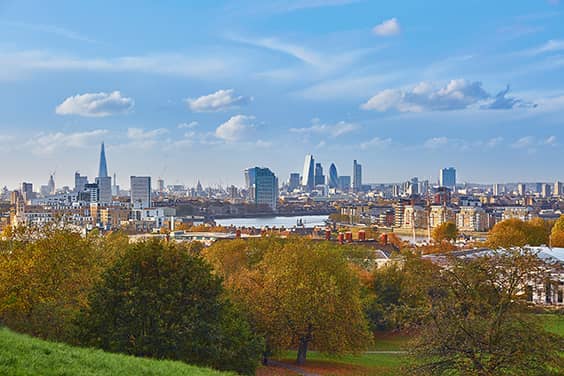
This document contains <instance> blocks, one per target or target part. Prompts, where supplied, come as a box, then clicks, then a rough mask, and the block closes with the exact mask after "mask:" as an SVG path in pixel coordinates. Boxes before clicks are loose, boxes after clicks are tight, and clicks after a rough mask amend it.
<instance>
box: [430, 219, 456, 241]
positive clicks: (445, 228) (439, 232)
mask: <svg viewBox="0 0 564 376" xmlns="http://www.w3.org/2000/svg"><path fill="white" fill-rule="evenodd" d="M457 236H458V229H457V228H456V225H455V224H454V223H452V222H445V223H442V224H440V225H438V226H437V227H435V228H434V229H433V240H434V241H435V242H437V243H440V242H442V241H443V240H447V241H449V240H456V237H457Z"/></svg>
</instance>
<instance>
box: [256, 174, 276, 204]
mask: <svg viewBox="0 0 564 376" xmlns="http://www.w3.org/2000/svg"><path fill="white" fill-rule="evenodd" d="M254 170H255V171H254V176H255V183H254V185H253V187H252V189H251V199H252V201H253V202H254V203H255V204H256V205H268V206H269V207H270V208H271V209H272V210H276V205H277V204H278V178H277V177H276V175H274V173H273V172H272V171H270V169H268V168H262V167H254Z"/></svg>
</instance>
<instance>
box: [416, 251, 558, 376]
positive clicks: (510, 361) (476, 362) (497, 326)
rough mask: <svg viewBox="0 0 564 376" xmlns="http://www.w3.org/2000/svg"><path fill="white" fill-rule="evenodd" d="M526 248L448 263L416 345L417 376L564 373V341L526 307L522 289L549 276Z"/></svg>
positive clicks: (441, 274) (431, 294) (437, 279)
mask: <svg viewBox="0 0 564 376" xmlns="http://www.w3.org/2000/svg"><path fill="white" fill-rule="evenodd" d="M544 270H545V269H544V268H543V264H542V261H541V260H540V259H539V258H538V257H537V256H536V255H535V254H534V253H532V252H530V251H527V250H523V249H514V250H511V251H499V252H493V253H489V254H485V255H483V256H477V257H475V258H471V259H468V258H466V259H457V258H452V259H451V260H450V266H449V267H448V268H445V269H443V271H442V272H441V273H439V274H437V276H436V282H435V283H436V288H435V289H433V290H432V291H430V295H429V298H430V301H431V309H430V310H429V313H428V316H427V318H426V320H425V325H422V326H421V331H420V333H419V335H418V337H417V340H416V343H415V345H414V348H413V355H415V356H416V357H417V361H416V362H414V364H415V366H414V371H415V373H418V374H432V375H445V374H457V375H458V374H460V375H484V376H486V375H498V374H503V375H525V374H526V375H551V374H561V372H563V371H564V368H563V363H562V358H561V357H560V355H559V353H558V351H559V350H560V349H561V348H562V345H563V343H562V339H561V337H558V336H556V335H553V334H550V333H548V332H546V331H545V330H544V329H543V328H542V326H541V324H542V323H539V321H538V319H535V318H534V317H532V315H531V314H530V313H529V312H528V311H527V310H526V304H525V301H524V300H525V296H524V293H523V292H524V291H523V286H526V285H527V283H528V282H529V281H531V280H534V279H536V278H539V277H540V276H542V274H543V272H544Z"/></svg>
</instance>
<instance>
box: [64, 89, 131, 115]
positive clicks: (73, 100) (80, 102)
mask: <svg viewBox="0 0 564 376" xmlns="http://www.w3.org/2000/svg"><path fill="white" fill-rule="evenodd" d="M133 106H134V102H133V99H131V98H127V97H122V95H121V93H120V92H119V91H114V92H112V93H86V94H77V95H75V96H72V97H68V98H67V99H65V100H64V101H63V103H61V104H60V105H58V106H57V108H56V109H55V112H56V113H57V114H58V115H79V116H87V117H104V116H110V115H116V114H125V113H128V112H129V111H130V110H131V109H132V108H133Z"/></svg>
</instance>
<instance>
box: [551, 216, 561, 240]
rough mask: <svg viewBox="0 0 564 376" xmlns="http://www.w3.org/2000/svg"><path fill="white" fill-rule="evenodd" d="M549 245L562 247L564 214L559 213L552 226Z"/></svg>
mask: <svg viewBox="0 0 564 376" xmlns="http://www.w3.org/2000/svg"><path fill="white" fill-rule="evenodd" d="M550 245H551V246H552V247H564V215H561V216H560V218H558V219H557V220H556V222H555V223H554V226H553V227H552V232H551V234H550Z"/></svg>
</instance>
